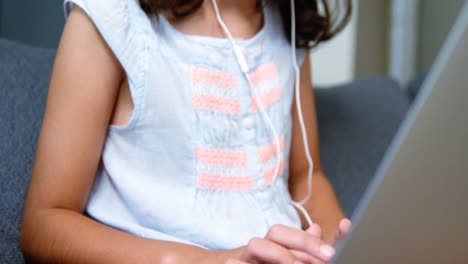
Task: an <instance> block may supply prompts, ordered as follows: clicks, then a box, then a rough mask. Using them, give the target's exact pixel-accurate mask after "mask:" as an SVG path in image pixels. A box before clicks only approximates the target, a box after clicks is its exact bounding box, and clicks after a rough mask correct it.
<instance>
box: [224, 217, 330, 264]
mask: <svg viewBox="0 0 468 264" xmlns="http://www.w3.org/2000/svg"><path fill="white" fill-rule="evenodd" d="M321 236H322V232H321V229H320V227H319V226H318V225H316V224H314V225H312V226H311V227H310V228H309V229H307V231H303V230H299V229H295V228H291V227H287V226H282V225H275V226H273V227H272V228H271V229H270V230H269V231H268V233H267V235H266V237H265V238H263V239H262V238H253V239H251V240H250V241H249V244H248V245H247V246H246V247H244V248H243V251H242V253H241V256H240V259H239V260H234V259H230V260H228V261H227V262H226V263H228V264H238V263H287V264H300V263H314V264H315V263H323V262H327V261H329V260H330V259H331V258H332V257H333V255H334V254H335V250H334V249H333V247H331V246H330V245H327V244H326V243H325V242H323V241H322V239H321Z"/></svg>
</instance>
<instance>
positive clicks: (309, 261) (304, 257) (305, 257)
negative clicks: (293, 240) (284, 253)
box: [289, 250, 324, 264]
mask: <svg viewBox="0 0 468 264" xmlns="http://www.w3.org/2000/svg"><path fill="white" fill-rule="evenodd" d="M289 252H291V253H292V254H293V255H294V256H295V257H296V259H297V260H299V261H301V262H302V263H304V264H324V262H323V261H320V260H319V259H317V258H314V257H312V256H311V255H309V254H307V253H305V252H302V251H298V250H289Z"/></svg>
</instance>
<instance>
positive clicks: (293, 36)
mask: <svg viewBox="0 0 468 264" xmlns="http://www.w3.org/2000/svg"><path fill="white" fill-rule="evenodd" d="M291 58H292V60H293V67H294V71H295V73H296V78H295V92H296V93H295V95H296V110H297V115H298V118H299V124H300V126H301V132H302V142H303V143H304V151H305V155H306V158H307V163H308V164H309V170H308V172H307V195H306V196H305V197H304V199H302V200H301V201H299V202H296V201H292V204H293V205H294V206H295V207H296V208H298V209H299V211H301V212H302V214H303V215H304V217H305V218H306V220H307V223H308V224H309V226H311V225H312V220H311V219H310V216H309V214H307V211H306V210H305V209H304V207H303V205H304V204H305V203H306V202H307V201H308V200H309V199H310V197H311V196H312V175H313V171H314V162H313V160H312V156H311V155H310V148H309V142H308V139H307V130H306V127H305V124H304V117H303V115H302V104H301V91H300V89H299V84H300V69H299V66H298V65H297V59H296V10H295V5H294V0H291Z"/></svg>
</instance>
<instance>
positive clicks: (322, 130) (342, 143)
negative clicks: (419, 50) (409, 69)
mask: <svg viewBox="0 0 468 264" xmlns="http://www.w3.org/2000/svg"><path fill="white" fill-rule="evenodd" d="M315 94H316V95H315V96H316V104H317V117H318V123H319V134H320V151H321V155H320V156H321V158H322V163H323V167H324V170H325V173H326V175H327V176H328V178H329V179H330V181H331V182H332V184H333V185H334V187H335V190H336V192H337V194H338V198H339V200H340V203H341V205H342V207H343V209H344V211H345V213H346V214H347V215H348V216H351V215H352V212H353V211H354V208H355V207H356V205H357V203H358V202H359V200H360V199H361V196H362V194H363V193H364V191H365V189H366V187H367V185H368V183H369V181H370V180H371V179H372V177H373V176H374V173H375V172H376V170H377V167H378V166H379V164H380V161H381V160H382V158H383V156H384V154H385V152H386V150H387V148H388V146H389V144H390V143H391V141H392V139H393V137H394V135H395V133H396V132H397V130H398V128H399V126H400V123H401V121H402V120H403V118H404V117H405V114H406V112H407V110H408V108H409V105H410V102H409V99H408V97H407V96H406V94H405V93H404V92H403V91H402V90H401V89H400V86H399V85H398V84H397V83H396V82H395V81H393V80H391V79H388V78H387V77H375V78H369V79H361V80H356V81H353V82H352V83H348V84H344V85H340V86H336V87H333V88H321V89H320V88H318V89H315Z"/></svg>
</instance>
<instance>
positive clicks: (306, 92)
mask: <svg viewBox="0 0 468 264" xmlns="http://www.w3.org/2000/svg"><path fill="white" fill-rule="evenodd" d="M300 89H301V91H300V92H301V104H302V113H303V116H304V123H305V127H306V130H307V138H308V143H309V148H310V154H311V155H312V159H313V161H314V171H313V180H312V183H313V184H312V197H311V198H310V199H309V201H307V203H306V204H305V206H304V208H305V209H306V210H307V212H308V213H309V214H310V217H311V218H312V221H314V222H315V223H317V224H319V225H320V226H321V227H322V232H323V239H324V241H326V242H331V241H332V240H333V238H334V236H335V233H336V231H337V228H338V225H339V223H340V221H341V220H342V219H343V218H344V214H343V211H342V210H341V208H340V206H339V204H338V200H337V198H336V194H335V192H334V190H333V187H332V186H331V184H330V182H329V181H328V179H327V178H326V176H325V174H324V172H323V169H322V165H321V161H320V151H319V140H318V129H317V117H316V113H315V99H314V94H313V90H312V89H311V77H310V60H309V55H306V58H305V61H304V64H303V65H302V66H301V76H300ZM292 117H293V128H292V143H291V154H290V155H291V156H290V161H289V162H290V169H289V174H290V178H289V189H290V192H291V195H292V197H293V199H294V200H295V201H300V200H302V199H304V197H305V196H306V194H307V188H308V187H307V173H308V170H309V165H308V163H307V159H306V156H305V151H304V145H303V141H302V132H301V128H300V124H299V119H298V115H297V111H296V100H295V99H294V102H293V109H292ZM300 215H301V214H300ZM301 218H303V216H302V215H301ZM302 220H303V221H302V222H303V223H304V225H307V224H306V222H305V221H304V218H303V219H302Z"/></svg>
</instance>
